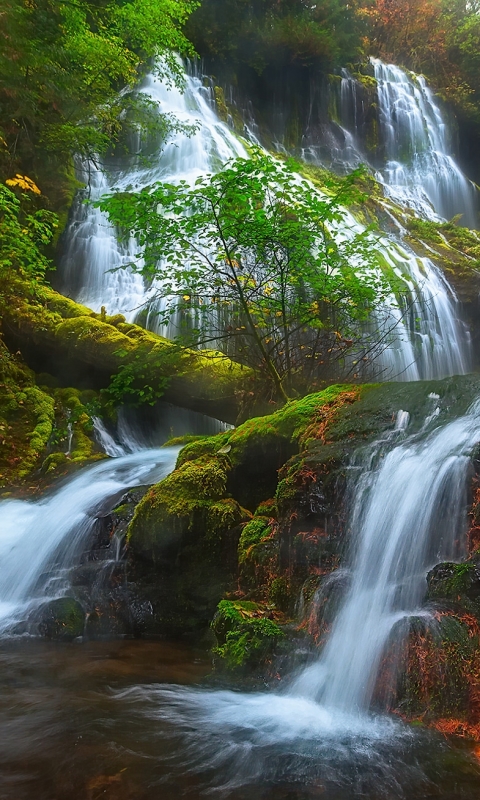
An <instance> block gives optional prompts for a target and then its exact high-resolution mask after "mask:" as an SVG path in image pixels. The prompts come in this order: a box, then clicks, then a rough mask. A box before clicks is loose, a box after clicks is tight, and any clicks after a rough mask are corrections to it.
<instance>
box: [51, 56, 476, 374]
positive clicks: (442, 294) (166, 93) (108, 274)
mask: <svg viewBox="0 0 480 800" xmlns="http://www.w3.org/2000/svg"><path fill="white" fill-rule="evenodd" d="M378 68H380V67H378ZM385 69H387V68H386V67H385ZM395 69H396V68H395ZM399 73H400V74H401V75H405V74H404V73H403V72H402V71H401V70H399ZM395 74H396V73H395ZM345 75H347V73H345ZM345 75H344V77H343V79H342V86H343V84H344V83H345V82H346V83H348V87H349V89H348V92H347V90H346V89H344V91H343V95H342V97H343V101H344V105H345V104H347V100H348V97H350V96H352V97H353V95H352V92H354V89H353V88H352V83H353V84H354V83H355V82H354V81H352V79H351V78H347V77H345ZM185 80H186V90H185V92H184V93H182V92H180V91H179V90H178V89H177V88H175V87H171V86H167V85H165V84H163V83H161V82H160V81H159V80H158V79H157V78H156V77H155V76H154V75H150V76H148V77H147V78H146V79H145V81H144V83H143V85H142V86H141V89H140V90H141V91H142V92H145V93H146V94H148V95H149V96H150V97H151V98H152V99H153V100H155V101H156V102H158V104H159V108H160V111H161V112H162V113H167V114H173V115H175V116H176V117H177V118H178V119H179V120H180V121H181V122H183V123H187V124H190V125H194V124H196V125H197V128H198V129H197V131H196V133H195V134H194V135H192V136H187V135H185V134H178V135H177V136H176V137H175V140H174V141H173V142H172V143H170V144H168V145H167V146H166V147H165V149H164V150H163V151H159V152H158V154H157V156H156V157H155V159H154V163H150V165H149V166H146V165H145V164H144V163H143V162H142V161H141V159H140V158H137V159H136V160H134V164H133V166H132V164H130V166H129V165H128V164H125V165H124V169H123V170H121V169H119V168H118V167H117V168H116V169H115V170H113V171H110V172H109V171H108V170H102V169H100V167H97V166H95V165H93V164H88V165H83V168H84V170H85V171H86V172H87V174H88V177H89V190H88V191H89V193H90V196H91V199H95V198H98V197H99V196H101V195H102V194H104V193H105V192H108V191H109V190H111V189H112V188H113V186H115V187H116V188H118V189H127V188H128V187H130V186H133V187H134V188H140V187H142V186H145V185H149V184H150V183H152V182H154V181H155V180H168V181H172V182H177V181H180V180H186V181H187V182H189V183H191V184H192V183H193V182H194V181H195V179H196V178H197V177H198V176H199V175H204V174H205V173H207V172H211V171H215V170H216V169H218V168H219V167H220V166H221V165H222V164H223V163H225V161H226V160H228V159H229V158H231V157H235V156H242V157H247V152H246V150H245V148H244V146H243V144H242V143H241V142H240V141H239V139H238V138H237V137H236V136H235V135H234V133H233V132H232V131H231V130H230V128H229V127H228V125H227V124H225V123H224V122H222V121H221V120H220V119H219V118H218V116H217V114H216V112H215V110H214V103H213V99H212V94H211V90H210V88H209V87H208V86H205V85H204V82H203V81H202V79H201V77H199V76H198V75H195V74H187V75H186V76H185ZM405 80H407V79H406V77H405ZM419 80H420V79H419ZM387 82H388V81H387ZM389 85H390V84H389ZM399 85H401V84H399ZM422 85H424V84H422ZM424 95H425V97H426V96H427V89H426V87H425V88H424ZM422 96H423V95H422ZM428 96H429V97H431V94H430V95H428ZM354 100H355V97H354ZM432 104H433V100H432V101H431V107H432V108H436V107H435V106H433V105H432ZM354 105H355V102H354ZM432 113H433V112H432ZM392 114H393V112H392ZM444 138H445V135H444ZM445 158H447V156H445ZM453 163H454V162H453V161H452V164H453ZM456 169H457V172H458V174H459V175H460V172H459V170H458V168H456ZM412 180H413V177H412ZM464 180H465V179H464ZM80 200H81V198H79V199H78V200H77V203H76V205H75V208H74V213H73V217H72V220H71V222H70V226H69V228H68V230H67V232H66V240H67V247H66V253H65V257H64V259H63V264H62V267H61V270H60V273H61V278H62V281H63V284H62V287H61V288H62V291H63V292H64V293H65V294H73V295H74V296H75V298H76V299H77V300H78V301H79V302H82V303H85V304H87V305H88V306H89V307H91V308H93V309H94V310H97V311H98V310H100V308H101V307H102V306H105V308H106V310H107V313H109V314H114V313H118V312H120V313H122V314H124V315H125V316H126V317H127V319H128V320H129V321H134V320H135V321H137V322H139V323H140V324H144V325H146V327H148V328H150V329H152V330H154V331H156V332H158V333H161V334H162V335H167V336H168V335H171V334H173V333H174V330H173V329H171V328H168V327H167V328H165V327H162V326H160V325H159V322H158V317H157V314H156V310H157V309H158V308H159V307H163V303H164V302H165V301H164V300H158V299H156V297H155V296H156V293H157V291H158V289H159V287H160V284H159V283H158V282H157V283H156V282H154V283H153V284H152V285H149V286H147V285H145V283H144V281H143V278H142V277H141V276H140V275H139V274H138V273H135V272H134V271H132V270H130V269H123V268H122V267H124V266H125V265H126V264H129V263H132V262H133V261H135V253H136V246H135V242H134V241H130V242H129V243H127V244H122V243H120V242H119V241H118V240H117V237H116V235H115V231H114V229H113V228H112V226H111V225H110V224H109V222H108V220H107V219H106V216H105V215H104V214H103V213H102V212H100V211H99V209H94V208H92V206H90V205H84V204H83V203H82V202H80ZM362 231H364V226H363V225H362V224H361V223H359V222H358V220H357V219H356V218H355V217H354V216H353V215H352V214H351V213H349V212H348V211H347V210H345V211H344V219H343V222H342V223H341V224H340V225H338V226H333V227H332V233H333V235H334V236H335V237H336V238H337V239H339V240H342V239H345V238H348V237H351V236H353V235H354V234H355V233H360V232H362ZM371 241H372V250H375V251H376V252H377V253H378V257H379V263H381V264H382V265H383V267H382V268H387V269H388V270H390V271H392V272H393V273H394V274H395V275H396V276H397V278H399V279H400V281H401V282H403V283H404V289H403V291H402V297H401V298H400V299H399V298H398V297H395V296H393V294H392V296H391V297H390V298H388V299H387V302H386V304H385V305H384V306H383V307H382V308H381V309H379V311H378V313H377V316H376V323H375V325H376V327H378V331H379V333H378V338H379V339H380V344H379V346H378V347H376V348H375V350H374V355H375V365H374V370H373V376H374V377H380V378H381V379H383V380H418V379H428V378H443V377H446V376H449V375H453V374H464V373H466V372H468V371H469V369H470V360H471V359H470V344H469V336H468V331H466V329H465V327H464V326H463V324H462V323H461V321H460V320H459V312H458V304H457V300H456V297H455V294H454V292H453V290H452V288H451V287H450V286H449V284H448V282H447V281H446V279H445V278H444V276H443V275H442V274H441V273H440V271H439V270H438V269H437V268H436V267H435V265H434V264H433V262H432V261H431V260H430V259H428V258H422V259H419V258H417V257H416V255H415V254H414V253H413V252H412V250H410V248H409V247H408V245H407V244H406V243H404V242H399V241H398V240H397V239H395V238H393V237H392V236H387V235H385V234H380V233H378V234H375V236H373V235H372V238H371ZM137 264H138V261H137ZM353 372H356V374H357V375H358V377H366V378H371V377H372V370H371V369H370V371H368V370H366V371H365V370H363V371H362V369H361V368H360V367H359V368H358V369H356V370H353Z"/></svg>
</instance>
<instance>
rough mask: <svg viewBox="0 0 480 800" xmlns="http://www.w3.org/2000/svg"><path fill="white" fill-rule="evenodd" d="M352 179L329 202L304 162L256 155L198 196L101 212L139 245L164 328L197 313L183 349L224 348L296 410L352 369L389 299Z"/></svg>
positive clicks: (117, 205)
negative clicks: (304, 391) (347, 206)
mask: <svg viewBox="0 0 480 800" xmlns="http://www.w3.org/2000/svg"><path fill="white" fill-rule="evenodd" d="M354 180H355V175H354V176H352V177H350V178H349V179H347V180H344V181H343V182H338V181H336V182H333V181H332V185H331V186H330V187H327V191H328V193H327V192H326V193H325V194H321V193H319V192H318V191H317V190H316V189H315V188H314V187H313V186H312V184H311V183H309V182H308V181H306V180H304V179H302V178H301V177H300V175H299V174H298V172H296V171H295V164H294V162H292V161H286V162H285V161H281V160H279V159H276V158H271V157H269V156H267V155H265V154H263V153H262V152H261V151H256V152H254V153H253V157H252V158H251V159H241V158H239V159H235V160H232V161H231V162H229V163H228V164H227V165H226V166H225V167H224V168H223V169H222V170H221V171H220V172H218V173H217V174H215V175H206V176H204V177H201V178H199V179H198V180H197V181H196V183H195V185H194V186H193V187H191V186H190V185H188V184H187V183H185V182H181V183H179V184H178V185H172V184H168V183H156V184H155V185H153V186H149V187H146V188H144V189H142V190H141V191H140V192H136V193H125V192H122V193H117V194H114V195H112V196H109V197H105V198H103V199H101V201H100V202H99V206H100V208H102V209H103V210H105V211H107V212H108V214H109V217H110V220H111V221H112V222H113V223H114V224H115V225H117V226H118V228H119V229H120V230H121V231H123V233H124V235H126V236H131V235H133V236H134V237H135V239H136V241H137V242H138V248H139V253H138V255H139V256H141V258H142V262H141V264H142V266H141V267H138V266H137V267H135V265H133V268H134V269H140V270H141V272H142V274H143V275H144V276H145V277H146V278H147V279H148V280H156V281H157V286H158V294H159V297H160V299H161V303H160V304H159V310H158V312H157V313H158V314H159V318H160V322H161V323H163V324H167V323H168V322H169V321H170V320H171V318H172V316H174V315H175V316H176V317H177V319H178V314H179V311H180V312H188V313H184V314H183V319H184V320H185V321H186V324H185V325H184V330H183V336H184V341H185V343H187V341H188V344H190V345H191V344H192V343H195V344H197V345H200V344H206V342H207V341H210V342H212V341H214V342H215V343H216V345H217V347H219V348H221V349H222V350H224V351H225V352H228V353H229V355H235V357H236V358H238V359H239V360H240V361H242V362H243V363H247V364H249V365H250V366H254V367H256V368H257V369H259V370H262V371H263V374H264V375H265V376H266V377H268V379H269V382H270V384H271V385H272V386H273V387H274V394H275V395H276V396H279V397H281V398H283V399H288V397H290V396H291V394H292V392H293V391H294V390H295V387H296V386H301V387H302V388H304V387H305V384H307V385H309V386H310V387H311V386H312V385H313V384H314V381H315V379H318V377H319V376H321V375H322V374H323V375H324V376H325V375H326V373H327V365H329V364H331V362H332V361H333V360H338V359H345V357H346V353H347V352H348V351H351V350H352V348H354V347H355V345H356V344H358V342H359V338H360V334H359V325H360V326H361V324H362V323H363V322H364V321H365V320H367V319H368V317H369V315H370V313H371V311H372V309H373V308H374V306H375V305H376V304H377V303H378V302H381V300H382V299H383V297H384V296H385V293H386V292H388V291H391V287H390V286H389V285H388V284H387V281H386V279H385V278H384V277H383V275H382V273H381V271H380V270H379V269H378V267H377V266H376V259H375V253H374V252H373V251H372V241H371V234H370V232H369V231H364V232H361V233H350V232H349V231H348V230H347V229H346V227H345V216H346V215H345V211H344V210H343V209H342V203H348V202H350V201H351V200H352V195H353V194H354V193H355V192H356V190H355V187H354ZM357 194H358V193H357ZM139 263H140V262H139ZM192 320H194V322H192ZM192 340H193V341H192ZM307 379H308V380H307Z"/></svg>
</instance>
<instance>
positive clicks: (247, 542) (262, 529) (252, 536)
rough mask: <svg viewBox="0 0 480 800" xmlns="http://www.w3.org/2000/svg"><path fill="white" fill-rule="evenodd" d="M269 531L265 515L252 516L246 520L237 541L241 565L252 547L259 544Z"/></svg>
mask: <svg viewBox="0 0 480 800" xmlns="http://www.w3.org/2000/svg"><path fill="white" fill-rule="evenodd" d="M269 533H270V526H269V519H268V518H267V517H254V519H252V520H250V522H247V524H246V525H245V527H244V528H243V530H242V533H241V535H240V540H239V542H238V563H239V564H240V565H241V564H243V563H244V562H245V561H247V559H248V558H249V555H250V553H251V550H252V547H254V546H255V545H257V544H259V542H261V541H262V540H263V539H265V538H266V537H268V535H269Z"/></svg>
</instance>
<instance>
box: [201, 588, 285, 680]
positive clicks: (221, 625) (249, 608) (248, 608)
mask: <svg viewBox="0 0 480 800" xmlns="http://www.w3.org/2000/svg"><path fill="white" fill-rule="evenodd" d="M266 613H268V609H266V608H265V607H264V606H261V605H260V604H258V603H251V602H246V601H243V602H239V601H231V600H222V601H221V602H220V603H219V604H218V609H217V613H216V615H215V617H214V619H213V622H212V628H213V630H214V633H215V635H216V637H217V641H218V645H217V646H216V647H215V648H214V650H213V652H214V655H215V656H216V657H217V659H218V660H217V663H220V664H221V665H222V666H223V667H225V668H226V669H228V670H231V671H241V670H244V669H245V668H250V669H251V668H257V667H261V666H263V665H264V664H265V662H266V661H267V660H269V659H271V657H272V655H273V653H274V650H275V646H276V644H277V642H278V641H279V640H280V639H282V638H283V637H284V636H285V633H284V631H283V630H282V629H281V628H280V626H279V625H278V624H277V623H276V622H275V621H274V620H272V619H269V618H268V617H266V616H265V614H266Z"/></svg>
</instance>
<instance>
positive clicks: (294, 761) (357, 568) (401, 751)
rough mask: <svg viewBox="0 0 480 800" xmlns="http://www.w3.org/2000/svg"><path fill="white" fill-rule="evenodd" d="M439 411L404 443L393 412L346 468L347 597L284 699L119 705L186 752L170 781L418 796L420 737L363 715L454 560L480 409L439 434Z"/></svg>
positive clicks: (223, 697)
mask: <svg viewBox="0 0 480 800" xmlns="http://www.w3.org/2000/svg"><path fill="white" fill-rule="evenodd" d="M437 399H438V397H437V396H436V395H432V396H431V400H432V401H433V404H432V413H431V414H429V415H428V416H427V418H426V419H425V422H424V424H423V426H422V428H421V430H420V431H417V432H416V433H411V434H408V433H407V431H408V421H409V414H408V413H407V412H405V411H399V413H398V415H397V422H396V424H395V427H394V429H393V430H392V431H391V432H390V433H389V434H387V435H384V437H383V438H382V439H381V440H379V441H377V442H376V443H374V445H372V446H370V448H369V450H368V452H367V454H366V455H365V454H363V457H362V459H361V460H360V461H354V462H353V465H352V476H351V484H352V487H353V500H352V504H351V520H350V528H351V541H352V552H351V554H350V565H349V566H350V570H349V571H350V588H349V589H347V592H346V595H345V597H344V600H343V605H341V607H340V610H339V612H338V613H337V616H336V619H335V621H334V624H333V629H332V631H331V633H330V635H329V638H328V640H327V643H326V645H325V647H324V649H323V652H322V653H321V654H320V656H317V657H316V660H315V661H314V662H313V663H312V664H311V665H309V666H307V667H306V668H304V669H303V670H302V671H301V672H300V674H298V675H297V676H296V677H295V678H294V679H293V680H292V681H291V682H290V684H289V685H287V686H286V687H285V689H284V690H283V692H282V691H281V690H280V691H270V692H246V693H245V692H239V691H226V690H204V689H193V690H192V689H190V688H185V687H178V686H174V685H170V686H169V685H165V684H163V685H153V686H152V685H141V686H136V687H131V688H130V689H128V690H126V691H121V692H119V693H117V695H116V699H117V701H118V702H119V703H121V705H122V707H123V708H125V707H126V708H127V709H128V713H129V714H133V715H134V717H135V716H136V717H138V719H139V720H142V724H154V725H155V731H156V736H157V737H158V739H159V741H160V740H162V739H163V738H164V737H165V738H166V739H167V740H168V739H169V737H171V736H173V735H175V736H177V737H178V739H177V741H178V742H179V743H181V744H180V745H179V746H180V752H181V753H182V754H184V753H185V752H186V753H188V762H186V761H185V757H184V755H182V756H180V768H181V769H185V767H186V766H187V763H188V767H187V768H188V771H189V772H190V773H193V774H195V773H196V774H199V775H200V776H204V779H205V780H206V786H207V787H209V786H210V787H211V786H214V787H215V791H220V792H223V793H224V794H225V795H226V796H229V792H234V791H235V790H237V789H239V788H241V787H246V791H248V787H249V786H253V787H255V786H259V785H260V786H264V785H265V784H268V782H269V781H273V782H276V783H280V784H282V781H287V782H288V783H289V785H290V784H293V785H295V783H297V785H298V786H300V787H303V786H304V785H306V781H308V784H307V785H309V786H311V785H312V784H313V786H315V785H316V782H317V781H320V783H321V785H322V786H324V785H325V786H327V787H330V788H332V787H333V788H332V794H331V795H330V794H329V793H328V792H327V796H328V797H330V796H331V797H335V798H337V797H339V798H342V800H343V798H347V797H348V798H350V797H357V796H362V797H363V796H367V797H374V798H404V797H406V796H408V795H406V794H404V793H403V788H402V787H404V786H406V785H407V784H408V782H409V780H412V779H413V780H416V781H420V783H421V785H422V786H423V787H424V789H425V786H426V785H427V783H428V781H427V779H426V776H425V775H424V774H423V773H422V769H421V768H422V764H421V759H422V757H421V756H420V752H421V748H422V739H421V734H419V733H418V732H414V730H413V729H409V728H408V727H406V726H403V725H401V723H400V722H396V721H395V720H394V719H392V718H389V717H387V716H386V715H383V714H378V713H377V714H374V713H372V712H371V710H370V704H371V698H372V693H373V690H374V687H375V680H376V677H377V673H378V669H379V664H380V660H381V657H382V653H383V652H384V648H385V646H386V644H387V641H388V640H389V637H390V636H391V635H392V632H393V631H394V629H395V626H396V624H397V623H398V622H399V621H400V620H407V619H408V618H409V617H418V616H422V615H423V616H428V611H424V610H422V600H423V597H424V594H425V590H426V581H425V576H426V572H427V570H428V569H429V568H430V567H431V566H433V565H434V564H436V563H438V561H441V560H444V559H458V558H460V557H461V556H464V555H465V534H466V487H467V478H468V474H469V469H470V468H471V459H470V456H471V454H472V451H473V450H474V448H475V446H476V445H477V444H478V442H479V440H480V401H476V402H475V403H474V404H473V405H472V406H471V408H470V409H469V410H468V411H467V413H466V414H465V415H464V416H461V417H459V418H457V419H454V420H453V421H450V422H444V423H443V424H438V416H439V414H438V408H436V407H435V403H436V400H437ZM429 429H430V432H429ZM341 571H342V579H344V578H345V574H344V573H346V570H345V569H343V568H342V570H341ZM404 633H405V628H404V627H402V628H401V631H400V634H401V635H402V636H404ZM219 742H221V746H220V745H219ZM410 750H411V752H412V753H415V755H414V757H413V761H412V759H411V757H410V756H408V755H407V754H408V752H409V751H410ZM419 758H420V763H419V760H418V759H419ZM175 759H176V755H175V754H172V755H170V757H169V760H170V761H173V762H175ZM212 771H213V772H212ZM212 774H213V775H214V778H213V779H211V777H209V776H211V775H212ZM205 776H206V777H205ZM307 776H308V778H307ZM337 792H338V794H337ZM342 792H344V793H342ZM235 796H236V795H235ZM246 796H247V795H246V794H245V797H246ZM294 796H295V797H296V795H294ZM308 796H310V795H308ZM422 796H424V795H422ZM425 796H428V795H425ZM442 796H443V795H442ZM449 796H450V795H449ZM454 796H455V797H457V795H452V797H454ZM458 796H460V795H458ZM461 796H463V795H461ZM239 797H242V798H243V797H244V795H243V794H242V795H239ZM468 797H469V798H470V795H468Z"/></svg>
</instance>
